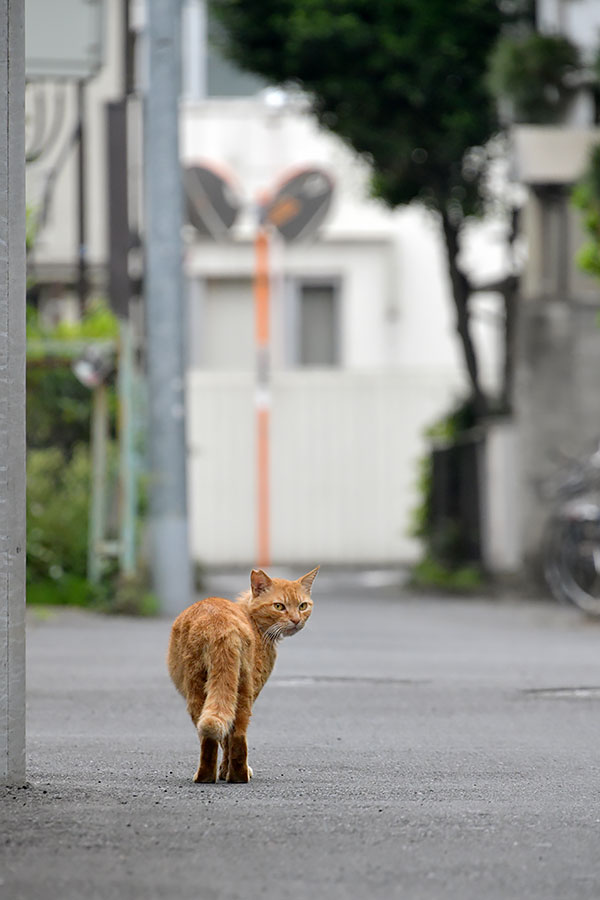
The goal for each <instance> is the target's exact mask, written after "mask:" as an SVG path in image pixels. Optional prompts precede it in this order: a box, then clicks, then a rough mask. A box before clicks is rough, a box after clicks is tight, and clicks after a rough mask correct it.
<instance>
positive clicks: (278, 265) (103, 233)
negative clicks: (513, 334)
mask: <svg viewBox="0 0 600 900" xmlns="http://www.w3.org/2000/svg"><path fill="white" fill-rule="evenodd" d="M104 16H105V27H106V47H105V63H104V65H103V67H102V69H101V70H100V71H99V73H98V74H97V75H96V76H95V77H94V78H93V79H92V80H91V81H89V83H88V84H87V85H86V87H85V107H84V113H85V128H86V145H85V197H86V200H85V217H86V220H85V228H86V247H85V265H86V278H87V281H88V284H89V291H90V292H100V293H105V292H106V290H107V278H108V265H107V232H108V229H107V136H106V109H105V104H106V103H107V102H108V101H110V100H115V99H117V98H119V97H120V96H121V95H122V92H123V82H124V78H125V71H124V70H125V67H126V52H127V51H126V49H125V48H129V49H131V45H132V40H131V37H130V40H129V42H127V41H126V40H125V35H124V33H123V32H124V28H126V27H127V20H126V17H125V14H124V5H123V3H121V2H120V0H105V3H104ZM212 27H213V26H212V23H211V22H210V20H209V18H208V13H207V9H206V4H205V3H204V2H202V0H187V2H186V3H185V4H184V40H183V51H184V52H183V85H182V103H181V111H180V119H181V147H182V164H183V166H184V167H189V166H191V165H195V164H207V165H208V166H212V167H214V168H216V169H217V170H218V171H224V172H225V173H226V177H227V178H228V180H229V181H230V183H231V190H232V192H234V193H235V194H236V196H237V197H238V198H239V205H240V214H239V216H238V219H237V221H236V223H235V224H234V226H233V228H232V229H231V231H230V233H228V234H225V235H223V236H220V235H217V236H216V237H215V236H211V235H209V234H208V233H207V232H206V231H204V232H203V231H202V230H201V231H197V230H195V229H194V228H193V227H192V226H189V227H188V228H187V231H186V254H185V274H186V281H187V285H188V300H189V303H188V310H189V311H188V315H189V328H188V335H189V344H188V353H189V356H188V365H189V369H188V371H189V381H188V389H189V393H188V402H189V431H188V442H189V476H190V480H189V484H190V508H191V517H192V519H191V536H192V548H193V553H194V556H195V557H196V558H197V559H199V560H202V561H203V562H205V563H209V564H212V563H215V564H225V563H228V564H229V563H247V562H251V561H252V560H253V559H254V555H255V540H256V537H255V530H256V529H255V521H254V518H255V513H254V507H255V503H254V498H255V490H256V488H255V475H254V473H255V465H254V459H253V454H254V430H253V428H254V426H253V404H252V398H253V392H254V365H255V355H254V335H253V288H252V281H253V276H254V250H253V242H254V236H255V231H256V226H257V209H256V204H257V198H258V196H259V195H260V194H261V193H264V192H265V191H272V190H273V189H274V188H275V186H276V184H277V182H278V181H279V180H281V179H282V178H284V177H285V176H286V175H287V174H289V173H290V172H291V171H293V170H297V169H298V168H300V167H310V166H313V167H314V166H318V167H319V168H321V169H322V170H323V171H324V172H325V173H327V174H328V175H329V176H330V177H331V178H332V180H333V183H334V194H333V202H332V207H331V210H330V213H329V215H328V217H327V219H326V221H325V223H324V225H323V227H322V228H321V229H320V230H319V232H318V234H316V235H314V236H313V237H312V238H311V239H309V240H307V241H304V242H298V243H296V244H290V245H285V244H284V242H283V241H281V240H279V241H277V240H276V241H275V245H274V248H273V253H272V260H271V265H272V276H273V285H274V292H273V307H272V364H273V373H274V377H273V390H274V400H273V420H272V443H271V452H272V467H271V477H272V482H271V516H272V529H271V534H272V557H273V559H274V560H276V561H278V562H300V561H301V562H304V561H308V560H311V559H313V558H316V557H318V559H319V560H321V561H322V562H330V563H350V562H351V563H368V564H373V563H389V562H396V561H398V560H400V561H408V560H412V559H414V558H415V556H416V554H417V546H418V545H417V543H416V541H415V539H414V538H413V537H411V534H410V531H411V513H412V510H413V508H414V507H415V506H416V504H417V503H418V494H417V489H416V482H417V476H418V461H419V458H420V457H421V456H422V454H423V452H424V450H425V447H426V444H425V440H424V431H425V429H426V427H427V426H429V425H430V424H431V423H432V421H434V420H435V419H436V418H438V417H439V416H440V415H441V414H442V413H443V412H444V411H445V410H447V409H448V407H449V406H450V405H452V403H453V402H454V401H455V400H456V399H457V398H458V397H459V396H460V394H461V392H462V389H463V384H464V383H463V375H462V371H461V365H460V362H459V351H458V350H457V347H456V342H455V338H454V334H453V322H452V314H451V309H450V306H449V303H448V284H447V276H446V274H445V266H444V261H443V257H442V248H441V245H440V241H439V236H438V226H437V225H436V222H435V220H434V218H433V217H432V216H431V215H430V214H428V213H427V212H425V211H424V210H422V209H420V208H418V207H411V208H406V209H403V210H400V211H396V212H390V211H388V210H387V209H386V208H385V207H384V206H383V205H382V204H380V203H378V202H376V201H374V200H371V199H369V192H368V166H367V165H366V163H364V162H361V161H360V160H358V159H357V158H356V157H355V155H353V154H352V153H351V152H350V151H349V150H348V149H347V148H346V147H344V145H343V144H342V143H341V141H339V140H338V139H336V138H335V137H333V136H331V135H328V134H325V133H324V132H323V131H322V130H320V129H319V128H318V126H317V124H316V122H315V121H314V120H313V119H312V117H311V115H310V114H309V112H308V110H307V107H306V103H305V102H304V101H303V99H302V98H301V97H298V96H295V95H289V94H287V93H284V92H282V91H281V90H278V89H273V88H270V87H269V86H268V85H265V84H263V83H261V82H260V81H259V80H258V79H255V78H253V77H251V76H247V75H244V74H242V73H241V72H238V71H237V70H236V69H235V68H234V67H233V66H232V65H231V64H229V63H227V62H226V61H225V60H224V59H223V58H222V57H221V56H220V55H219V53H218V51H217V50H216V49H215V48H214V47H212V46H211V45H210V43H209V42H208V35H209V32H210V31H211V28H212ZM129 28H130V29H131V32H132V35H133V37H134V38H135V45H136V53H135V58H136V60H137V69H136V74H135V78H136V79H137V84H138V87H139V86H143V83H144V77H145V75H144V67H143V59H144V53H143V43H144V8H143V4H142V3H133V4H132V5H131V8H130V17H129ZM45 90H46V92H47V94H48V96H47V97H46V103H47V104H50V103H52V102H54V103H58V102H62V103H64V106H65V110H64V114H63V117H62V122H63V124H62V131H63V143H62V144H61V141H60V140H57V141H56V142H55V144H54V146H53V148H52V151H51V152H49V153H46V154H43V155H42V156H41V157H40V158H39V160H36V161H35V162H33V163H31V164H30V165H29V167H28V194H29V203H30V205H31V206H32V207H33V208H39V205H40V203H42V202H43V200H44V192H45V190H46V189H47V186H48V178H49V176H50V177H51V179H52V185H51V186H52V192H51V196H50V198H49V202H47V214H46V218H45V221H44V223H43V226H42V227H40V229H39V233H38V234H37V236H36V241H35V251H34V253H33V254H32V258H31V260H30V271H31V272H32V274H33V275H34V277H35V297H36V299H37V302H38V303H39V306H40V310H41V313H42V315H43V316H45V317H46V318H47V319H52V318H53V317H54V318H55V317H64V316H69V315H72V316H75V315H77V310H78V301H77V291H76V288H77V280H78V266H79V258H78V237H77V228H78V219H77V216H78V213H77V195H76V186H77V177H76V167H77V158H76V154H75V152H74V150H73V152H72V153H71V154H70V156H68V157H67V158H66V159H65V161H64V164H63V165H62V166H61V167H60V169H59V170H58V171H55V170H56V162H57V158H58V157H59V155H60V153H61V151H62V150H63V149H64V146H65V144H64V141H65V140H66V141H67V142H68V141H69V134H70V131H71V130H72V129H73V128H74V124H76V120H77V116H76V97H75V90H74V88H73V87H72V86H71V87H70V88H69V87H68V86H62V87H61V85H54V86H53V87H51V86H46V88H45ZM51 91H54V92H55V93H56V96H55V97H52V96H51V95H50V92H51ZM61 91H62V92H63V93H64V94H65V96H64V98H63V99H62V100H61V99H60V92H61ZM33 102H34V98H33V97H30V103H33ZM129 117H130V124H131V127H130V137H129V141H130V159H129V197H130V209H131V210H132V223H133V226H134V229H136V228H140V230H141V224H139V223H141V221H142V213H143V210H142V208H141V199H140V198H141V189H140V185H141V165H142V160H141V139H140V125H139V123H140V109H139V100H137V99H136V97H132V98H131V99H130V101H129ZM498 228H501V226H500V225H498V224H497V223H492V224H491V225H489V226H488V228H487V233H486V230H485V229H479V231H477V230H476V231H475V234H474V236H473V244H472V247H471V248H470V253H471V257H472V265H473V268H474V269H475V270H476V271H477V270H479V272H480V273H481V276H482V277H488V276H490V275H491V276H493V275H494V270H495V269H498V267H501V265H502V259H501V255H502V253H501V247H500V241H499V240H498V234H497V231H498ZM136 239H137V235H135V234H134V241H133V243H134V244H135V243H136ZM135 257H136V250H135V247H134V249H133V251H132V253H131V258H132V260H134V261H135ZM477 336H478V339H479V340H480V341H481V342H483V344H484V345H485V348H486V351H485V353H484V359H485V363H486V366H485V369H486V371H485V376H486V377H487V379H488V380H493V379H494V377H495V370H496V367H497V351H496V335H495V326H494V323H493V320H490V318H489V317H488V318H486V313H485V298H484V300H483V315H482V318H481V321H480V322H479V323H478V326H477Z"/></svg>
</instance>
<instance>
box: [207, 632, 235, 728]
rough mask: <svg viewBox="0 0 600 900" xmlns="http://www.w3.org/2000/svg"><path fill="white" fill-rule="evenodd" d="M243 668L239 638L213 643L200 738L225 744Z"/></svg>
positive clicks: (232, 718) (226, 637)
mask: <svg viewBox="0 0 600 900" xmlns="http://www.w3.org/2000/svg"><path fill="white" fill-rule="evenodd" d="M240 664H241V646H240V641H239V638H237V637H235V638H234V637H233V636H229V635H228V636H223V637H221V638H219V639H218V640H216V641H215V642H214V643H213V645H212V647H211V651H210V656H209V659H208V666H207V669H208V671H207V678H206V700H205V701H204V706H203V707H202V714H201V715H200V718H199V719H198V725H197V727H198V733H199V735H200V737H201V738H203V737H207V738H212V739H213V740H215V741H222V740H223V739H224V738H225V737H226V735H227V734H229V732H230V731H231V727H232V725H233V720H234V718H235V710H236V706H237V697H238V686H239V681H240Z"/></svg>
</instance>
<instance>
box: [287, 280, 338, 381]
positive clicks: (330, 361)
mask: <svg viewBox="0 0 600 900" xmlns="http://www.w3.org/2000/svg"><path fill="white" fill-rule="evenodd" d="M337 294H338V291H337V286H336V284H334V283H333V282H301V283H300V284H299V285H298V292H297V345H296V346H297V354H296V362H297V364H298V365H299V366H315V367H317V366H337V365H338V364H339V332H340V327H339V321H338V319H339V315H338V297H337Z"/></svg>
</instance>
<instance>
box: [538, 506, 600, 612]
mask: <svg viewBox="0 0 600 900" xmlns="http://www.w3.org/2000/svg"><path fill="white" fill-rule="evenodd" d="M544 576H545V579H546V582H547V584H548V586H549V588H550V590H551V591H552V593H553V595H554V596H555V597H556V599H557V600H559V601H562V602H568V603H572V604H574V605H575V606H577V607H578V608H579V609H581V610H583V612H585V613H587V614H588V615H592V616H600V521H598V520H597V519H590V518H585V519H574V518H559V519H555V520H553V521H552V522H551V523H550V526H549V529H548V533H547V537H546V541H545V549H544Z"/></svg>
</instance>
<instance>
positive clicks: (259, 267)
mask: <svg viewBox="0 0 600 900" xmlns="http://www.w3.org/2000/svg"><path fill="white" fill-rule="evenodd" d="M254 249H255V276H254V316H255V341H256V388H255V408H256V486H257V498H256V510H257V512H256V516H257V519H256V526H257V542H258V544H257V562H258V565H259V566H260V567H261V568H266V567H267V566H269V565H270V562H271V559H270V557H271V547H270V543H271V540H270V539H271V533H270V532H271V528H270V511H269V505H270V484H269V481H270V479H269V456H270V447H269V438H270V434H269V432H270V415H271V360H270V309H269V307H270V300H271V285H270V274H269V235H268V233H267V229H266V228H265V227H263V226H259V228H258V229H257V232H256V238H255V241H254Z"/></svg>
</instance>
